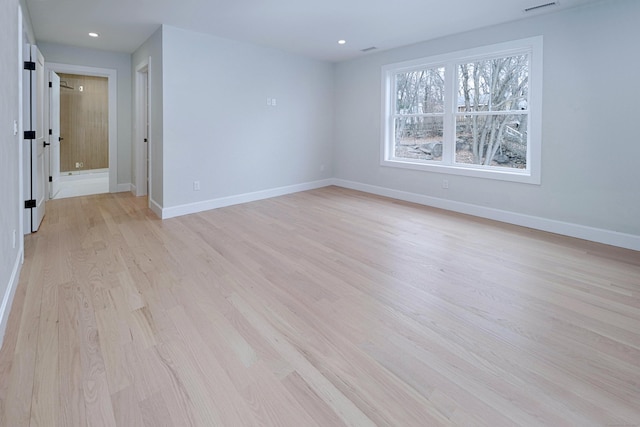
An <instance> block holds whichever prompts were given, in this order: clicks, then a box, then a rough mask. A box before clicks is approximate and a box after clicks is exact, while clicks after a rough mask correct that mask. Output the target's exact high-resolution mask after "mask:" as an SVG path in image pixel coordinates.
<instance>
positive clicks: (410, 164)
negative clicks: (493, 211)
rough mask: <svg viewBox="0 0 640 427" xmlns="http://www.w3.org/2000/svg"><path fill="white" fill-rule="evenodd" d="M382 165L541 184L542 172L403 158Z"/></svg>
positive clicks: (383, 162) (387, 161)
mask: <svg viewBox="0 0 640 427" xmlns="http://www.w3.org/2000/svg"><path fill="white" fill-rule="evenodd" d="M380 165H381V166H386V167H392V168H401V169H412V170H420V171H424V172H434V173H444V174H449V175H461V176H470V177H475V178H485V179H495V180H499V181H511V182H517V183H522V184H534V185H539V184H540V174H539V173H537V171H531V170H526V169H507V168H504V169H501V168H495V167H491V168H489V167H486V166H482V165H465V166H456V165H445V164H438V163H436V162H428V161H425V162H416V161H413V160H412V161H408V160H403V159H390V160H386V159H385V160H382V161H381V162H380Z"/></svg>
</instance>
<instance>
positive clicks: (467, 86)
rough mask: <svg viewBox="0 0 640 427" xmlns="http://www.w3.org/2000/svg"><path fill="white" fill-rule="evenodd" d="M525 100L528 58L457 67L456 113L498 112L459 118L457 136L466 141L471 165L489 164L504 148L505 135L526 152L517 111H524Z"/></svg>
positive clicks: (474, 63) (505, 59)
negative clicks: (457, 109)
mask: <svg viewBox="0 0 640 427" xmlns="http://www.w3.org/2000/svg"><path fill="white" fill-rule="evenodd" d="M527 97H528V56H527V55H518V56H510V57H505V58H497V59H490V60H484V61H478V62H472V63H467V64H461V65H460V67H459V101H458V106H459V110H460V109H461V110H462V112H470V113H473V112H500V113H498V114H481V115H477V114H467V115H464V116H463V117H462V118H461V117H460V116H458V122H459V123H458V132H457V133H458V136H459V137H460V136H462V137H465V138H466V139H467V140H468V141H469V143H470V145H471V152H472V155H473V163H476V164H484V165H490V164H491V162H492V161H493V160H494V158H495V157H496V154H497V153H498V151H499V150H502V149H503V148H504V145H505V143H506V141H505V139H507V138H506V137H507V136H509V138H510V139H511V141H512V143H514V144H516V145H520V149H522V145H523V144H524V152H525V153H526V133H523V132H522V130H524V129H522V128H521V127H520V122H522V121H523V116H522V115H519V114H518V111H520V110H523V109H526V101H527ZM506 112H513V114H505V113H506ZM524 121H526V120H524ZM518 129H520V130H518ZM525 132H526V130H525ZM518 139H519V140H518Z"/></svg>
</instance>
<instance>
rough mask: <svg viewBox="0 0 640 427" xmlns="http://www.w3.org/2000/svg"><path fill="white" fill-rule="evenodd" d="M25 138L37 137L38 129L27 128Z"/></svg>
mask: <svg viewBox="0 0 640 427" xmlns="http://www.w3.org/2000/svg"><path fill="white" fill-rule="evenodd" d="M24 139H36V131H35V130H25V131H24Z"/></svg>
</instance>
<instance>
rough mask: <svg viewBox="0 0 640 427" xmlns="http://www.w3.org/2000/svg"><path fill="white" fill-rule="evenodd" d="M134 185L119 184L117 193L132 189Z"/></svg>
mask: <svg viewBox="0 0 640 427" xmlns="http://www.w3.org/2000/svg"><path fill="white" fill-rule="evenodd" d="M132 187H133V186H132V185H131V184H118V186H117V187H116V193H124V192H125V191H131V188H132Z"/></svg>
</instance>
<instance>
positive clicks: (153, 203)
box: [149, 196, 162, 218]
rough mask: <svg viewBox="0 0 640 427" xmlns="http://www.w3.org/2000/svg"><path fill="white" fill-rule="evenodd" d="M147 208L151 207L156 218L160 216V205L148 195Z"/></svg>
mask: <svg viewBox="0 0 640 427" xmlns="http://www.w3.org/2000/svg"><path fill="white" fill-rule="evenodd" d="M149 209H151V211H152V212H153V213H154V214H156V215H157V217H158V218H162V206H160V205H159V204H158V203H156V201H155V200H153V199H152V198H151V196H149Z"/></svg>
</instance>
